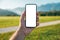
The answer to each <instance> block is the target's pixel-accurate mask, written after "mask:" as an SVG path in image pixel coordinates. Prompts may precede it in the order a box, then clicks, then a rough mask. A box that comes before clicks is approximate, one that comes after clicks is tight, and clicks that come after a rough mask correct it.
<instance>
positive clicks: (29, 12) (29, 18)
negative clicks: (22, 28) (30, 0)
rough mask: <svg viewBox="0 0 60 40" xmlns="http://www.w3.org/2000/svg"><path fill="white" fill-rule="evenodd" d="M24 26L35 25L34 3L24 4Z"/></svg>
mask: <svg viewBox="0 0 60 40" xmlns="http://www.w3.org/2000/svg"><path fill="white" fill-rule="evenodd" d="M26 27H36V5H35V4H34V5H26Z"/></svg>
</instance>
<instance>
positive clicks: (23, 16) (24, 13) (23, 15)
mask: <svg viewBox="0 0 60 40" xmlns="http://www.w3.org/2000/svg"><path fill="white" fill-rule="evenodd" d="M25 15H26V12H25V11H24V12H23V13H22V16H21V19H22V20H24V18H25Z"/></svg>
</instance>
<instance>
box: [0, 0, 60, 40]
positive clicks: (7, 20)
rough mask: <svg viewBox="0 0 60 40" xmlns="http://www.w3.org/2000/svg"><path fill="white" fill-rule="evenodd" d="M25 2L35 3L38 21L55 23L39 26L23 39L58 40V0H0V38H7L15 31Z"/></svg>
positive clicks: (59, 3) (59, 39) (59, 25)
mask: <svg viewBox="0 0 60 40" xmlns="http://www.w3.org/2000/svg"><path fill="white" fill-rule="evenodd" d="M26 4H36V5H37V12H38V13H39V22H40V23H48V22H51V24H52V23H53V24H54V23H57V24H54V25H53V24H52V25H47V26H44V27H40V26H39V28H35V29H34V30H33V31H32V32H31V34H29V35H28V36H26V38H25V40H60V0H0V40H9V38H10V37H11V35H12V34H13V33H14V32H15V31H16V29H17V27H18V26H19V25H20V17H21V14H22V13H23V12H24V10H25V5H26ZM48 24H49V23H48ZM43 25H44V24H43ZM38 35H39V36H38Z"/></svg>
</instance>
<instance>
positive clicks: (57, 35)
mask: <svg viewBox="0 0 60 40" xmlns="http://www.w3.org/2000/svg"><path fill="white" fill-rule="evenodd" d="M13 33H14V32H10V33H3V34H0V40H9V38H10V37H11V35H12V34H13ZM25 40H60V24H57V25H51V26H46V27H41V28H35V29H34V30H33V31H32V32H31V33H30V34H29V35H28V36H26V38H25Z"/></svg>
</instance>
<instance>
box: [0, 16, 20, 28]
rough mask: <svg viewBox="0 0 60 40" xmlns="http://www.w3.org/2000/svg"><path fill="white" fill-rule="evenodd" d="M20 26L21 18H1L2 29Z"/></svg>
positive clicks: (0, 25) (0, 26)
mask: <svg viewBox="0 0 60 40" xmlns="http://www.w3.org/2000/svg"><path fill="white" fill-rule="evenodd" d="M18 25H19V16H16V17H14V16H13V17H12V16H11V17H9V16H2V17H0V28H4V27H5V28H6V27H9V26H18Z"/></svg>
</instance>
